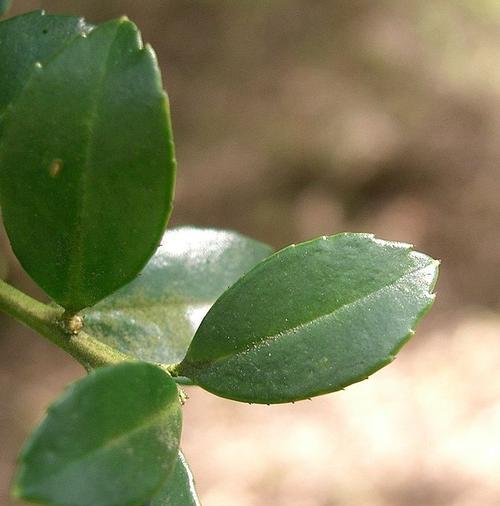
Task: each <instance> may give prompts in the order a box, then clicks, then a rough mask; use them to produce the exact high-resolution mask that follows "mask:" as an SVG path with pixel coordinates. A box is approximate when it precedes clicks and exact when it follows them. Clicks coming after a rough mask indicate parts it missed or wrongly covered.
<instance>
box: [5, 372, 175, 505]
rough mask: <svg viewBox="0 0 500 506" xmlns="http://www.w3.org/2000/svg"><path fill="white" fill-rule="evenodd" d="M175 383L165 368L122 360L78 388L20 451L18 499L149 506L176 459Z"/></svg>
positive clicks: (52, 409)
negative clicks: (145, 505) (146, 505)
mask: <svg viewBox="0 0 500 506" xmlns="http://www.w3.org/2000/svg"><path fill="white" fill-rule="evenodd" d="M180 431H181V413H180V404H179V400H178V392H177V386H176V384H175V383H174V381H173V380H172V379H171V378H170V377H169V376H168V375H167V374H166V373H165V372H164V371H162V370H161V369H159V368H157V367H155V366H153V365H151V364H145V363H139V362H135V363H124V364H120V365H116V366H112V367H106V368H103V369H98V370H97V371H95V372H93V373H91V374H90V375H89V376H87V377H86V378H85V379H83V380H81V381H78V382H77V383H75V384H73V385H72V386H71V387H70V388H69V389H68V390H67V391H66V392H65V393H64V394H63V396H62V397H61V398H60V399H59V400H58V401H57V402H55V403H54V404H53V405H52V406H51V407H50V408H49V410H48V414H47V416H46V418H45V419H44V420H43V422H42V423H41V425H40V426H39V427H38V429H37V430H36V431H35V433H34V434H33V436H32V437H31V439H30V440H29V441H28V443H27V445H26V446H25V448H24V450H23V452H22V454H21V462H20V466H21V467H20V470H19V473H18V475H17V479H16V482H15V485H14V490H13V492H14V495H15V496H16V497H18V498H22V499H26V500H31V501H34V502H41V503H42V504H50V505H51V506H127V505H136V504H141V503H144V502H146V500H147V499H148V498H150V497H151V495H153V494H154V493H155V492H156V491H157V490H158V489H159V487H160V486H161V485H163V483H164V482H165V481H166V479H167V478H168V476H169V474H170V473H171V472H172V471H173V469H174V466H175V465H176V462H177V453H178V446H179V437H180Z"/></svg>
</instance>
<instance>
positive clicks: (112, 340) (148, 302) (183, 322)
mask: <svg viewBox="0 0 500 506" xmlns="http://www.w3.org/2000/svg"><path fill="white" fill-rule="evenodd" d="M271 253H272V249H271V248H270V247H269V246H267V245H265V244H262V243H260V242H257V241H254V240H252V239H249V238H247V237H244V236H242V235H240V234H237V233H235V232H230V231H225V230H212V229H199V228H194V227H182V228H177V229H173V230H169V231H167V232H166V233H165V235H164V236H163V239H162V245H161V246H160V247H159V248H158V250H157V252H156V254H155V255H154V257H153V258H152V259H151V260H150V262H149V263H148V265H147V266H146V268H145V269H144V270H143V271H142V272H141V274H140V275H139V276H138V277H137V279H135V280H134V281H132V282H131V283H130V284H129V285H127V286H125V287H123V288H122V289H121V290H119V291H118V292H116V293H115V294H113V295H111V296H110V297H108V298H106V299H105V300H103V301H102V302H100V303H99V304H97V305H96V306H94V307H93V308H91V309H89V310H87V311H85V313H84V317H85V328H86V330H87V331H88V332H89V333H90V334H91V335H93V336H94V337H97V338H98V339H100V340H101V341H103V342H104V343H106V344H108V345H110V346H112V347H114V348H116V349H119V350H120V351H122V352H123V353H127V354H129V355H131V356H133V357H136V358H139V359H141V360H145V361H150V362H161V363H165V364H172V363H176V362H179V361H180V360H182V359H183V358H184V355H185V354H186V350H187V348H188V346H189V343H190V342H191V339H192V337H193V335H194V332H195V331H196V329H197V328H198V325H199V323H200V322H201V320H202V318H203V317H204V316H205V313H206V312H207V311H208V309H209V308H210V306H211V305H212V304H213V303H214V302H215V300H216V299H217V298H218V297H219V296H220V295H221V294H222V293H223V292H224V291H225V290H226V289H227V288H229V287H230V286H231V285H232V284H233V283H235V282H236V281H237V280H238V279H239V278H240V277H241V276H243V274H245V273H246V272H247V271H249V270H250V269H251V268H252V267H254V266H255V264H257V263H258V262H259V261H261V260H263V259H264V258H266V257H267V256H269V255H270V254H271Z"/></svg>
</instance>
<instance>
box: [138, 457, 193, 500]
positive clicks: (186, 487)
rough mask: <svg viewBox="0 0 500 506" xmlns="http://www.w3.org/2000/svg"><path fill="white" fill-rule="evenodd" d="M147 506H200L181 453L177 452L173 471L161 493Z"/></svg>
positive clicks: (189, 472) (191, 476) (191, 475)
mask: <svg viewBox="0 0 500 506" xmlns="http://www.w3.org/2000/svg"><path fill="white" fill-rule="evenodd" d="M147 506H201V504H200V501H199V499H198V494H197V493H196V489H195V485H194V479H193V474H192V473H191V469H189V466H188V464H187V462H186V458H185V457H184V455H183V454H182V452H179V456H178V457H177V462H176V465H175V469H174V471H173V472H172V474H171V475H170V477H169V478H168V480H167V482H166V483H165V485H164V486H163V488H162V490H161V492H160V493H159V494H157V495H156V496H155V497H154V499H152V500H151V501H150V502H149V503H148V505H147Z"/></svg>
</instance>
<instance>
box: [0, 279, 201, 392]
mask: <svg viewBox="0 0 500 506" xmlns="http://www.w3.org/2000/svg"><path fill="white" fill-rule="evenodd" d="M0 311H3V312H4V313H6V314H8V315H9V316H11V317H12V318H14V319H15V320H17V321H18V322H20V323H22V324H23V325H25V326H26V327H29V328H31V329H33V330H35V331H36V332H38V333H39V334H41V335H42V336H44V337H46V338H47V339H48V340H49V341H50V342H52V343H54V344H55V345H56V346H58V347H59V348H62V349H63V350H64V351H66V352H67V353H69V354H70V355H71V356H72V357H73V358H75V359H76V360H77V361H78V362H80V364H82V365H83V367H85V369H87V371H90V370H91V369H95V368H96V367H103V366H106V365H112V364H117V363H118V362H125V361H127V360H133V359H132V358H131V357H129V356H128V355H125V354H124V353H121V352H119V351H117V350H115V349H113V348H111V347H110V346H108V345H107V344H104V343H102V342H101V341H99V340H98V339H96V338H95V337H92V336H90V335H88V334H87V333H86V332H83V331H78V332H76V333H75V332H74V331H73V329H74V328H75V327H74V325H72V322H73V318H74V315H68V314H67V313H65V312H64V310H63V309H62V308H61V307H52V306H48V305H47V304H43V303H42V302H39V301H37V300H35V299H33V298H31V297H30V296H29V295H26V294H25V293H23V292H21V291H19V290H17V288H14V287H13V286H11V285H9V284H7V283H5V281H2V280H1V279H0ZM157 365H158V367H161V368H162V369H163V370H164V371H166V372H167V373H169V374H171V368H172V367H174V366H172V365H165V364H157ZM173 379H174V380H175V381H176V382H177V383H179V384H180V385H193V382H192V381H191V380H190V379H188V378H184V377H182V376H178V377H174V378H173Z"/></svg>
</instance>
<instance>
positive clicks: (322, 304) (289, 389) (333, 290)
mask: <svg viewBox="0 0 500 506" xmlns="http://www.w3.org/2000/svg"><path fill="white" fill-rule="evenodd" d="M437 271H438V262H436V261H435V260H432V259H431V258H429V257H428V256H426V255H423V254H421V253H416V252H413V251H412V250H411V248H410V246H408V245H406V244H401V243H392V242H385V241H382V240H378V239H375V238H374V237H373V236H371V235H367V234H339V235H336V236H332V237H323V238H321V239H317V240H313V241H310V242H306V243H303V244H300V245H298V246H291V247H289V248H286V249H284V250H282V251H280V252H278V253H276V254H275V255H273V256H271V257H270V258H268V259H267V260H265V261H264V262H262V263H261V264H259V265H258V266H257V267H255V268H254V269H253V270H252V271H250V272H249V273H248V274H247V275H246V276H244V277H243V278H242V279H241V280H240V281H238V282H237V283H236V284H235V285H234V286H232V287H231V288H230V289H229V290H228V291H227V292H225V293H224V294H223V295H222V297H220V299H219V300H218V301H217V302H216V303H215V304H214V306H213V307H212V309H211V310H210V311H209V313H208V314H207V316H206V317H205V319H204V320H203V322H202V324H201V326H200V327H199V329H198V331H197V332H196V335H195V337H194V339H193V341H192V343H191V346H190V348H189V350H188V353H187V356H186V358H185V359H184V361H183V362H182V363H181V364H180V366H178V367H177V372H178V373H179V374H181V375H184V376H187V377H189V378H191V379H192V380H194V382H195V383H197V384H199V385H201V386H202V387H203V388H205V389H206V390H209V391H210V392H213V393H215V394H217V395H220V396H222V397H228V398H231V399H235V400H240V401H247V402H257V403H280V402H289V401H295V400H300V399H305V398H308V397H311V396H314V395H320V394H324V393H328V392H332V391H335V390H339V389H342V388H344V387H346V386H347V385H350V384H351V383H355V382H357V381H361V380H363V379H365V378H366V377H367V376H369V375H370V374H372V373H373V372H375V371H376V370H378V369H380V368H381V367H383V366H384V365H386V364H388V363H389V362H391V361H392V360H393V358H394V355H395V354H396V353H397V351H398V350H399V349H400V348H401V346H402V345H403V344H404V343H405V342H406V341H407V340H408V338H409V337H410V336H411V335H412V334H413V329H414V327H415V325H416V323H417V321H418V320H419V319H420V317H421V316H422V315H423V314H424V313H425V312H426V311H427V310H428V308H429V307H430V305H431V304H432V301H433V300H434V296H433V295H432V294H431V291H432V289H433V287H434V284H435V281H436V276H437Z"/></svg>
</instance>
